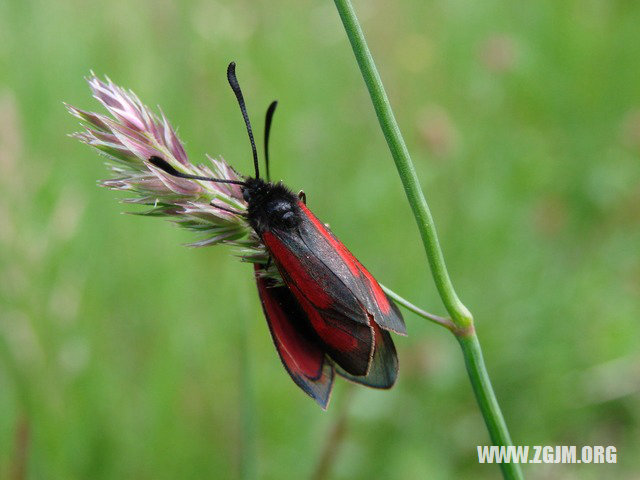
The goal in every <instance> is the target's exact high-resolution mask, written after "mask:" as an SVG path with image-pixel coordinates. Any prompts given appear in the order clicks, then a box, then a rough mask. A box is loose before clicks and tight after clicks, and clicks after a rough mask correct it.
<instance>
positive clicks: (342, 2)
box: [334, 0, 523, 479]
mask: <svg viewBox="0 0 640 480" xmlns="http://www.w3.org/2000/svg"><path fill="white" fill-rule="evenodd" d="M334 2H335V4H336V8H337V9H338V12H339V14H340V18H341V20H342V23H343V25H344V28H345V31H346V33H347V37H348V38H349V42H350V43H351V47H352V49H353V53H354V54H355V57H356V60H357V62H358V66H359V67H360V72H361V73H362V76H363V78H364V81H365V83H366V85H367V89H368V90H369V95H370V96H371V101H372V102H373V107H374V109H375V111H376V115H377V116H378V121H379V123H380V127H381V128H382V132H383V133H384V137H385V139H386V141H387V145H388V146H389V150H390V151H391V155H392V156H393V160H394V161H395V164H396V168H397V170H398V174H399V176H400V179H401V180H402V185H403V187H404V190H405V193H406V195H407V199H408V201H409V205H410V206H411V209H412V211H413V215H414V216H415V219H416V223H417V225H418V230H419V231H420V236H421V237H422V243H423V244H424V249H425V252H426V254H427V259H428V261H429V266H430V267H431V273H432V275H433V278H434V281H435V284H436V287H437V289H438V292H439V294H440V297H441V298H442V302H443V303H444V306H445V308H446V309H447V311H448V312H449V315H451V321H452V322H453V323H454V324H455V326H456V328H455V329H451V328H450V330H452V332H453V333H454V334H455V335H456V337H457V339H458V341H459V343H460V346H461V348H462V353H463V355H464V358H465V363H466V366H467V372H468V374H469V379H470V381H471V385H472V387H473V391H474V394H475V396H476V400H477V402H478V405H479V407H480V411H481V412H482V415H483V417H484V420H485V423H486V424H487V429H488V430H489V435H490V437H491V441H492V443H493V444H494V445H510V444H511V438H510V436H509V431H508V429H507V425H506V423H505V421H504V419H503V417H502V413H501V411H500V406H499V405H498V401H497V399H496V396H495V393H494V392H493V388H492V386H491V382H490V380H489V374H488V372H487V369H486V366H485V364H484V360H483V358H482V350H481V349H480V343H479V342H478V337H477V336H476V333H475V329H474V326H473V317H472V315H471V313H470V312H469V310H467V308H466V307H465V306H464V305H463V303H462V302H461V301H460V299H459V298H458V295H457V294H456V291H455V289H454V288H453V284H452V282H451V279H450V278H449V273H448V272H447V267H446V265H445V262H444V255H443V254H442V250H441V249H440V243H439V241H438V234H437V232H436V227H435V223H434V221H433V217H432V216H431V212H430V210H429V206H428V205H427V201H426V199H425V197H424V194H423V193H422V188H421V187H420V183H419V181H418V177H417V175H416V171H415V168H414V167H413V162H412V161H411V156H410V155H409V151H408V150H407V146H406V144H405V142H404V139H403V138H402V134H401V133H400V127H399V126H398V123H397V122H396V119H395V116H394V114H393V111H392V109H391V105H390V103H389V99H388V98H387V94H386V92H385V90H384V86H383V84H382V80H381V78H380V75H379V74H378V70H377V69H376V66H375V63H374V61H373V57H372V56H371V52H370V51H369V47H368V46H367V42H366V40H365V38H364V34H363V32H362V29H361V28H360V24H359V22H358V19H357V17H356V14H355V11H354V10H353V6H352V5H351V2H350V0H334ZM405 302H406V301H405ZM401 304H402V305H403V306H405V307H407V308H410V309H412V311H414V312H416V313H418V312H417V311H416V310H420V309H418V308H417V307H415V306H413V305H411V304H409V302H406V303H402V302H401ZM410 305H411V306H410ZM411 307H414V308H411ZM424 313H426V312H424ZM418 314H420V313H418ZM423 317H424V318H428V319H429V320H431V321H436V320H435V319H434V318H432V315H431V314H429V316H424V315H423ZM436 323H440V324H442V322H438V321H436ZM444 326H447V325H444ZM500 467H501V469H502V474H503V476H504V478H506V479H521V478H523V477H522V472H521V470H520V466H519V465H518V464H507V463H503V464H501V465H500Z"/></svg>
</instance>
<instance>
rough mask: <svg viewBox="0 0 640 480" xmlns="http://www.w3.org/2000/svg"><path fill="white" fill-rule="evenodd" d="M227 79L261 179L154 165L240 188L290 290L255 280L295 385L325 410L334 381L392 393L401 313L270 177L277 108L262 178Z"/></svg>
mask: <svg viewBox="0 0 640 480" xmlns="http://www.w3.org/2000/svg"><path fill="white" fill-rule="evenodd" d="M227 78H228V80H229V84H230V85H231V88H232V89H233V91H234V93H235V95H236V98H237V100H238V103H239V105H240V110H241V111H242V116H243V118H244V121H245V125H246V127H247V132H248V134H249V140H250V142H251V148H252V153H253V162H254V168H255V177H244V180H243V181H239V180H238V181H236V180H225V179H215V178H209V177H201V176H197V175H189V174H184V173H181V172H179V171H177V170H176V169H175V168H173V167H172V166H171V165H170V164H169V163H168V162H167V161H165V160H164V159H162V158H160V157H156V156H154V157H151V158H150V159H149V162H150V163H151V164H153V165H154V166H156V167H158V168H160V169H162V170H164V171H165V172H166V173H168V174H170V175H174V176H178V177H182V178H191V179H198V180H207V181H212V182H222V183H235V184H238V185H240V187H241V190H242V195H243V197H244V199H245V201H246V202H247V205H248V207H247V212H246V213H241V212H236V211H233V213H236V214H241V215H245V216H246V218H247V221H248V223H249V225H251V227H252V228H253V230H254V231H255V232H256V234H257V235H258V236H259V237H260V240H261V241H262V243H263V244H264V245H265V247H266V249H267V251H268V253H269V255H270V258H269V261H268V262H273V263H274V264H275V266H276V267H277V269H278V272H279V273H280V275H281V277H282V280H283V284H281V283H279V282H277V281H276V280H274V279H272V278H271V277H268V276H265V275H262V274H261V273H262V272H263V271H265V270H266V269H267V268H269V263H266V264H256V265H255V266H254V268H255V276H256V282H257V285H258V294H259V295H260V301H261V302H262V308H263V310H264V314H265V317H266V319H267V324H268V325H269V330H270V331H271V336H272V338H273V342H274V344H275V346H276V349H277V351H278V354H279V355H280V359H281V360H282V363H283V365H284V367H285V368H286V369H287V372H289V375H290V376H291V378H292V379H293V381H294V382H295V383H296V384H297V385H298V386H299V387H300V388H301V389H302V390H304V391H305V392H306V393H307V394H308V395H309V396H311V397H312V398H313V399H314V400H315V401H316V402H317V403H318V404H319V405H320V406H321V407H322V408H326V407H327V404H328V402H329V397H330V395H331V389H332V386H333V380H334V375H335V373H337V374H338V375H340V376H342V377H344V378H346V379H348V380H351V381H353V382H356V383H359V384H362V385H366V386H369V387H373V388H390V387H392V386H393V384H394V383H395V381H396V377H397V375H398V357H397V354H396V349H395V346H394V344H393V341H392V339H391V335H390V333H389V332H394V333H398V334H400V335H406V327H405V324H404V321H403V319H402V315H401V314H400V312H399V310H398V308H397V307H396V305H395V304H394V303H393V301H392V300H391V299H390V298H389V297H388V296H387V295H386V294H385V293H384V291H383V290H382V288H381V287H380V284H379V283H378V282H377V281H376V280H375V278H373V276H372V275H371V274H370V273H369V272H368V271H367V269H365V268H364V267H363V266H362V264H361V263H360V262H359V261H358V260H357V259H356V258H355V257H354V256H353V255H352V254H351V252H349V250H347V248H346V247H345V246H344V245H343V244H342V243H341V242H340V240H338V239H337V238H336V237H335V236H334V235H333V234H332V233H331V231H330V230H329V228H328V227H327V226H326V225H325V224H323V223H322V222H321V221H320V220H318V218H317V217H316V216H315V215H314V214H313V213H312V212H311V211H310V210H309V209H308V208H307V206H306V204H305V200H306V199H305V196H304V194H303V193H302V192H301V194H299V195H295V194H294V193H293V192H292V191H291V190H289V189H288V188H287V187H285V186H284V185H283V184H282V183H280V182H278V183H273V182H271V181H270V177H269V155H268V141H269V131H270V126H271V120H272V118H273V113H274V111H275V108H276V105H277V103H276V102H273V103H272V104H271V105H270V106H269V109H268V110H267V116H266V123H265V162H266V167H267V180H266V181H265V180H263V179H261V178H260V172H259V166H258V154H257V150H256V146H255V141H254V138H253V132H252V129H251V123H250V121H249V116H248V114H247V110H246V107H245V102H244V98H243V95H242V91H241V89H240V86H239V84H238V81H237V79H236V74H235V63H231V64H229V67H228V69H227ZM214 206H216V207H218V208H221V209H224V207H220V206H218V205H214Z"/></svg>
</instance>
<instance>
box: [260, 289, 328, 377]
mask: <svg viewBox="0 0 640 480" xmlns="http://www.w3.org/2000/svg"><path fill="white" fill-rule="evenodd" d="M257 284H258V293H259V294H260V299H261V301H262V306H263V308H264V310H265V316H266V318H267V323H268V324H269V329H270V330H271V334H272V336H273V340H274V343H275V344H276V348H277V350H278V353H279V354H280V358H281V359H282V362H283V363H284V364H285V366H286V367H287V368H288V369H289V371H290V372H291V373H294V374H302V375H304V376H305V377H307V378H309V379H311V380H316V379H318V378H320V376H321V375H322V366H323V363H324V351H323V350H322V348H321V347H320V345H319V344H318V343H316V342H314V341H313V340H312V339H310V338H308V337H307V336H305V335H304V334H303V333H302V332H301V331H300V329H297V328H296V327H295V325H294V323H293V322H295V321H298V322H302V321H304V319H303V318H291V317H292V312H287V311H285V308H284V306H283V303H282V302H281V301H278V298H277V295H276V289H277V288H284V287H273V288H269V287H267V284H266V280H265V279H262V278H258V279H257Z"/></svg>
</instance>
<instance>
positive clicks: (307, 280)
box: [262, 232, 332, 308]
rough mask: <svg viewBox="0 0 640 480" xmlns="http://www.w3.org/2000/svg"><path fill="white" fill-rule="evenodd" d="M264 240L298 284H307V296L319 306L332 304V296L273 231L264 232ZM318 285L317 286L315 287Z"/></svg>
mask: <svg viewBox="0 0 640 480" xmlns="http://www.w3.org/2000/svg"><path fill="white" fill-rule="evenodd" d="M262 241H263V242H264V244H265V245H266V246H267V248H268V249H269V251H270V252H271V254H272V255H273V256H274V257H275V259H276V260H277V262H278V263H279V264H280V265H281V266H282V268H283V269H285V270H286V272H287V275H288V276H289V278H290V279H291V281H292V282H293V283H295V284H296V285H305V286H308V287H311V288H305V289H304V290H305V294H306V298H307V299H308V300H309V301H310V302H311V303H313V305H315V306H316V307H318V308H328V307H329V306H331V303H332V300H331V296H330V295H329V294H328V293H327V292H325V291H324V290H323V289H322V288H320V286H319V285H317V283H318V282H317V281H316V280H315V279H314V278H313V277H312V276H311V275H310V274H309V272H308V271H307V269H306V268H305V267H304V266H303V265H302V264H301V263H300V260H299V259H298V258H297V257H296V256H295V255H294V254H293V253H292V252H291V251H290V250H289V249H288V248H287V247H286V246H285V245H284V244H283V243H282V242H281V241H280V239H279V238H278V237H276V236H275V235H273V234H272V233H271V232H265V233H263V234H262ZM314 286H317V288H313V287H314Z"/></svg>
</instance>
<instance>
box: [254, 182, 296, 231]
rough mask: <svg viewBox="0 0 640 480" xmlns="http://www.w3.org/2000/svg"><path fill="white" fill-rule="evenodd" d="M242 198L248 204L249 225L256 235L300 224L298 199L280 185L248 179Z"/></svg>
mask: <svg viewBox="0 0 640 480" xmlns="http://www.w3.org/2000/svg"><path fill="white" fill-rule="evenodd" d="M242 196H243V197H244V199H245V201H246V202H247V204H248V214H249V223H250V224H251V227H252V228H253V229H254V230H255V231H256V233H257V234H258V235H262V233H264V232H266V231H268V230H272V229H280V230H286V229H290V228H295V227H297V226H298V225H299V224H300V208H299V207H298V197H296V195H295V194H294V193H293V192H291V191H290V190H289V189H288V188H287V187H285V186H284V185H282V183H275V184H274V183H271V182H265V181H264V180H261V179H259V178H249V179H247V181H246V185H245V186H244V187H243V188H242Z"/></svg>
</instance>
